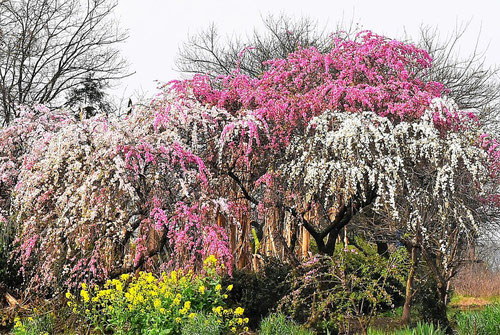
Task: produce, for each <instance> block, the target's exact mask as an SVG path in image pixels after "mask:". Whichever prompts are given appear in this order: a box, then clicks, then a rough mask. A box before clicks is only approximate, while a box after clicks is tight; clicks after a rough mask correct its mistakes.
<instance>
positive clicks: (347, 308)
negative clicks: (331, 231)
mask: <svg viewBox="0 0 500 335" xmlns="http://www.w3.org/2000/svg"><path fill="white" fill-rule="evenodd" d="M356 245H357V246H356V247H355V246H352V245H349V246H347V247H346V248H344V246H343V245H341V244H339V245H337V248H336V250H335V253H334V255H333V256H332V257H328V256H317V257H315V259H313V260H310V261H308V262H306V263H304V264H303V265H302V266H300V267H298V268H297V269H296V270H295V271H294V272H293V274H292V275H291V276H290V278H289V282H290V283H291V289H290V291H289V292H288V294H287V295H286V296H285V297H284V298H283V299H282V300H281V301H280V305H279V310H280V311H282V312H283V313H285V314H287V315H290V316H292V317H293V318H294V320H296V321H298V322H300V323H303V324H307V325H308V326H311V327H314V328H316V329H323V330H324V329H330V330H340V331H341V332H342V331H347V329H348V328H349V325H348V324H347V323H348V322H350V323H352V322H353V319H354V320H355V322H356V323H358V324H359V326H360V327H361V328H363V329H367V328H368V326H369V324H370V322H371V320H372V318H373V317H374V316H375V314H376V313H380V312H381V311H383V310H384V309H386V308H387V306H390V307H394V306H393V294H394V292H399V291H401V288H402V287H403V283H404V280H405V274H406V269H407V267H406V264H407V253H406V250H404V249H403V248H400V249H398V250H397V251H395V252H394V253H392V254H391V255H390V256H389V257H383V256H381V255H379V254H378V253H377V250H376V248H375V246H374V245H372V244H369V243H366V242H364V241H363V240H362V239H357V240H356ZM391 292H392V294H391Z"/></svg>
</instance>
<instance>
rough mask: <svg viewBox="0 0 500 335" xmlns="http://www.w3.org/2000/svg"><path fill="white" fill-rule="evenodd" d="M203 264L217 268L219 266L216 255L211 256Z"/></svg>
mask: <svg viewBox="0 0 500 335" xmlns="http://www.w3.org/2000/svg"><path fill="white" fill-rule="evenodd" d="M203 264H205V265H207V266H215V265H216V264H217V258H215V256H214V255H210V256H208V257H207V258H206V259H205V260H204V261H203Z"/></svg>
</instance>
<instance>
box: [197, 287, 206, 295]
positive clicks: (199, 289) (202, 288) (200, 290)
mask: <svg viewBox="0 0 500 335" xmlns="http://www.w3.org/2000/svg"><path fill="white" fill-rule="evenodd" d="M198 291H199V292H200V293H201V294H205V286H203V285H202V286H200V287H199V288H198Z"/></svg>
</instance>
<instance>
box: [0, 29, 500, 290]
mask: <svg viewBox="0 0 500 335" xmlns="http://www.w3.org/2000/svg"><path fill="white" fill-rule="evenodd" d="M430 65H431V59H430V57H429V55H428V54H427V53H426V52H425V51H423V50H420V49H418V48H416V47H414V46H413V45H408V44H404V43H402V42H399V41H395V40H389V39H387V38H384V37H381V36H378V35H375V34H373V33H371V32H364V33H361V34H359V35H358V36H357V37H356V38H354V39H346V38H340V37H337V38H334V40H333V47H332V49H331V51H329V52H327V53H320V52H319V51H318V50H316V49H314V48H309V49H299V50H298V51H296V52H294V53H292V54H290V55H289V56H288V57H287V58H286V59H274V60H270V61H268V63H267V67H268V70H267V71H265V72H264V73H263V74H262V75H261V76H260V77H258V78H250V77H248V76H246V75H243V74H241V73H239V72H235V73H234V74H232V75H231V76H227V77H223V78H217V79H210V78H209V77H207V76H203V75H196V76H194V77H193V79H190V80H184V81H175V82H171V83H169V84H167V85H165V86H164V87H163V88H162V90H161V92H160V93H159V94H158V95H157V96H156V97H155V98H154V99H153V100H152V101H151V103H150V104H149V106H147V107H141V108H137V109H135V110H134V112H133V113H132V114H131V115H130V116H128V117H127V118H126V119H107V118H103V117H100V116H97V117H94V118H92V119H87V120H81V121H79V122H77V121H75V120H70V119H62V120H61V119H60V118H54V119H53V121H50V120H51V118H50V117H46V118H45V119H46V120H49V121H50V122H49V124H50V126H47V127H45V126H44V127H45V128H40V131H39V132H38V131H36V132H28V133H29V134H30V136H31V137H30V138H32V139H31V140H30V141H31V142H29V143H30V144H29V145H28V146H26V147H24V146H20V145H19V144H16V143H17V142H13V143H12V144H9V146H8V147H7V148H6V149H2V150H4V151H3V152H5V153H4V154H2V157H7V159H4V158H2V159H4V160H3V161H2V165H1V166H0V173H1V174H0V175H1V176H2V183H3V184H2V187H3V188H2V194H1V196H2V197H3V198H2V204H1V205H2V206H4V207H2V210H3V212H2V213H3V214H2V215H4V217H5V218H7V219H9V220H11V221H13V222H16V225H17V227H18V228H17V241H16V242H17V246H18V248H17V252H16V254H15V256H16V257H17V259H18V260H19V261H20V263H21V264H22V271H24V274H25V278H26V281H27V284H28V285H29V286H30V288H31V289H33V290H46V289H49V288H50V289H56V290H57V289H58V288H60V287H67V286H69V287H71V286H72V285H76V284H74V283H78V282H82V281H87V282H92V281H103V280H105V279H107V278H114V277H117V276H118V275H120V274H122V273H125V272H130V271H133V270H136V269H139V268H145V269H148V270H163V269H164V268H167V267H171V266H175V267H179V266H182V267H187V268H190V269H194V270H200V269H202V266H201V264H202V262H203V259H204V258H205V257H206V255H210V254H213V255H215V256H216V257H217V259H219V260H220V261H221V266H220V269H219V270H220V271H224V270H226V271H230V270H231V267H232V265H233V264H234V263H233V256H234V255H237V253H235V250H234V247H235V246H231V245H230V241H229V236H228V235H230V234H232V233H233V231H231V227H237V228H238V229H240V233H241V235H242V236H243V237H242V239H244V238H245V237H244V235H245V234H247V233H248V231H246V230H245V229H244V224H243V223H241V221H242V218H246V219H250V220H252V224H253V225H254V226H257V227H261V228H262V227H267V228H268V229H266V230H263V231H266V233H265V234H268V235H272V238H274V239H276V240H279V241H280V243H281V244H282V246H283V248H284V251H285V252H284V253H285V255H286V257H287V258H288V259H289V260H292V261H294V260H296V252H295V249H296V243H297V234H298V230H299V228H302V227H303V228H304V229H306V230H307V231H308V232H309V233H310V234H311V236H312V237H313V238H314V240H315V241H316V244H317V246H318V249H319V252H321V253H324V254H332V253H333V250H335V241H336V240H337V237H338V235H339V233H340V231H341V229H342V228H343V227H345V226H346V225H348V224H349V222H351V220H352V219H353V218H355V217H356V215H358V214H359V213H360V212H363V213H369V214H370V215H371V217H373V218H374V220H377V221H378V222H380V223H382V224H384V225H387V226H390V227H393V228H394V230H397V231H399V232H400V233H401V235H402V236H404V238H406V239H413V240H415V239H416V236H420V235H422V236H425V237H424V238H419V239H418V241H419V243H421V244H422V246H424V245H425V247H426V248H428V250H430V251H429V252H431V253H432V256H431V257H430V258H432V259H439V265H438V268H439V269H438V272H439V271H441V269H443V267H444V268H445V269H446V268H447V267H450V268H452V267H453V262H454V259H455V256H456V255H457V254H458V250H459V249H460V246H461V245H462V242H460V241H461V239H464V240H466V239H470V238H474V236H475V234H476V231H477V227H478V225H480V224H481V223H482V222H483V221H484V220H485V215H483V214H484V213H485V211H486V210H488V209H491V208H493V207H494V206H493V205H495V202H494V200H495V199H496V196H495V192H496V187H497V170H498V157H499V153H498V149H497V144H496V142H495V140H494V139H492V138H491V137H490V136H488V135H481V133H480V132H479V126H478V124H477V121H476V120H475V118H474V116H473V115H472V114H470V113H465V112H462V111H459V110H458V109H457V108H456V107H455V106H454V104H453V102H452V101H450V100H449V99H447V98H446V90H445V89H444V88H443V85H441V84H440V83H437V82H425V81H423V80H422V79H421V78H422V77H423V74H424V73H425V71H426V70H427V69H428V68H429V66H430ZM47 115H51V114H49V112H47ZM45 119H44V120H45ZM24 122H25V121H23V119H20V120H19V121H18V123H14V126H11V127H10V128H6V129H2V133H1V134H0V136H9V135H8V134H9V132H13V131H16V130H15V129H18V130H17V131H19V132H21V133H23V132H26V131H27V130H26V129H25V127H24V126H23V124H24ZM44 122H45V121H44ZM61 122H62V123H61ZM42 124H44V123H43V122H42ZM12 127H14V128H12ZM15 127H18V128H15ZM13 129H14V130H13ZM37 129H38V128H37ZM2 138H3V137H2ZM9 143H10V142H9ZM27 143H28V142H27ZM16 145H17V146H20V147H19V148H20V149H16V148H17V147H16ZM6 187H7V188H8V189H9V192H5V191H3V190H4V189H6ZM5 204H8V206H7V207H6V205H5ZM269 211H275V212H276V213H277V215H276V218H277V222H275V223H274V224H272V225H270V224H269V223H268V222H267V220H266V217H267V214H268V213H269ZM312 212H314V213H315V219H314V220H311V219H310V217H311V216H310V215H309V214H310V213H312ZM221 217H222V218H223V219H224V220H223V221H224V222H225V224H219V221H221V220H219V219H220V218H221ZM416 227H417V228H416ZM284 230H286V231H288V232H290V236H289V238H284V237H283V234H281V232H282V231H284ZM457 237H458V238H457ZM457 241H458V242H457ZM455 242H456V243H455ZM232 247H233V250H231V248H232ZM240 247H241V246H240ZM222 265H223V266H222ZM441 272H442V271H441Z"/></svg>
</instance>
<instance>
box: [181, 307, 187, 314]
mask: <svg viewBox="0 0 500 335" xmlns="http://www.w3.org/2000/svg"><path fill="white" fill-rule="evenodd" d="M179 313H181V314H182V315H184V314H186V313H187V309H185V308H183V309H180V310H179Z"/></svg>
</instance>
